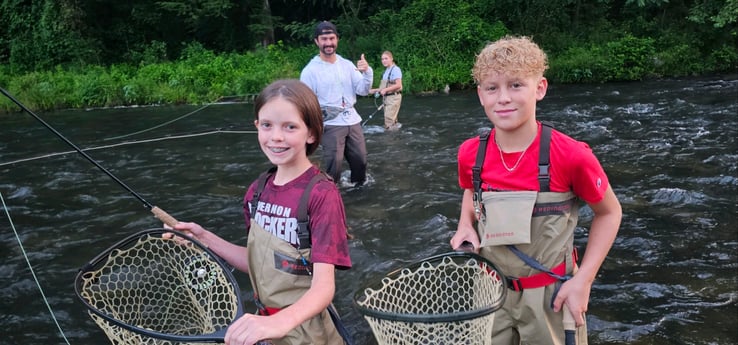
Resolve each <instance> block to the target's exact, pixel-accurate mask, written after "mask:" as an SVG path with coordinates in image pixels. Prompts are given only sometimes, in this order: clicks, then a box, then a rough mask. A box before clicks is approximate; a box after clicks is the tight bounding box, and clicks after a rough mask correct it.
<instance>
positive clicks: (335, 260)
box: [244, 167, 351, 269]
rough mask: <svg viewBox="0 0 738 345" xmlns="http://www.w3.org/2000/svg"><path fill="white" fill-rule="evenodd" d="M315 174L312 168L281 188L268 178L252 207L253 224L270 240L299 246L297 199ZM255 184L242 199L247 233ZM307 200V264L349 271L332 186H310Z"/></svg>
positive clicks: (337, 201) (343, 231)
mask: <svg viewBox="0 0 738 345" xmlns="http://www.w3.org/2000/svg"><path fill="white" fill-rule="evenodd" d="M319 173H320V172H319V170H318V169H317V168H316V167H311V168H310V169H308V170H307V171H305V172H304V173H303V174H302V175H300V176H299V177H297V178H296V179H294V180H292V181H290V182H288V183H287V184H285V185H283V186H277V185H275V184H274V183H273V179H274V178H273V176H271V177H269V178H268V179H267V183H266V186H264V190H263V191H262V193H261V197H260V198H259V203H258V205H257V207H256V214H255V217H254V219H255V220H256V222H257V223H258V224H259V225H261V226H262V227H263V228H264V229H265V230H266V231H268V232H270V233H271V234H272V235H273V236H275V237H277V238H279V239H282V240H284V241H287V242H289V243H290V244H292V245H293V246H295V248H297V247H298V245H299V242H300V240H299V239H298V237H297V217H298V208H299V204H300V198H301V197H302V194H303V191H304V190H305V188H306V187H307V184H308V183H309V182H310V180H311V179H312V178H313V176H315V175H316V174H319ZM257 182H258V180H257V181H255V182H254V183H252V184H251V186H249V189H248V191H247V192H246V195H245V196H244V215H245V219H246V230H247V231H249V228H250V226H251V221H250V219H251V209H250V203H251V199H252V198H253V195H254V191H255V190H256V184H257ZM309 200H310V201H309V202H308V215H309V217H310V236H311V240H312V254H311V261H312V262H319V263H326V264H332V265H334V266H336V268H337V269H348V268H350V267H351V257H350V256H349V250H348V241H347V239H346V212H345V210H344V208H343V200H342V199H341V194H340V193H339V191H338V188H337V187H336V184H335V183H333V182H332V181H330V180H321V181H319V182H318V183H316V184H315V185H314V186H313V190H312V192H311V193H310V199H309Z"/></svg>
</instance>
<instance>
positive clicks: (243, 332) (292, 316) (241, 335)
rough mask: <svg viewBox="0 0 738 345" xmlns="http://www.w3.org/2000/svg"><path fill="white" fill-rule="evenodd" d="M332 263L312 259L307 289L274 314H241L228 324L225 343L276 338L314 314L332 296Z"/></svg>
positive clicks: (333, 287)
mask: <svg viewBox="0 0 738 345" xmlns="http://www.w3.org/2000/svg"><path fill="white" fill-rule="evenodd" d="M335 289H336V287H335V275H334V266H333V265H331V264H324V263H315V264H314V265H313V280H312V283H311V285H310V289H308V291H307V292H306V293H305V294H304V295H302V297H300V299H298V300H297V301H296V302H295V303H294V304H292V305H290V306H289V307H287V308H284V309H282V310H280V311H279V313H276V314H274V315H270V316H259V315H253V314H245V315H244V316H242V317H241V318H239V319H238V320H236V321H235V322H234V323H232V324H231V325H230V326H229V327H228V331H227V333H226V336H225V342H226V344H253V343H256V342H257V341H259V340H265V339H279V338H282V337H284V336H285V335H286V334H287V333H288V332H289V331H290V330H292V329H294V328H296V327H298V326H299V325H300V324H302V323H303V322H305V321H307V320H309V319H310V318H312V317H314V316H315V315H318V313H320V312H322V311H323V310H325V309H326V308H328V305H329V304H330V303H331V301H332V300H333V295H334V293H335Z"/></svg>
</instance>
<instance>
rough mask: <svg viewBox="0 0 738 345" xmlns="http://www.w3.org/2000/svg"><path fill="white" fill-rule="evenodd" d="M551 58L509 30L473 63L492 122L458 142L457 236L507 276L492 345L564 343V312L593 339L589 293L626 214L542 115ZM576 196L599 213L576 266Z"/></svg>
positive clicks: (590, 159)
mask: <svg viewBox="0 0 738 345" xmlns="http://www.w3.org/2000/svg"><path fill="white" fill-rule="evenodd" d="M546 60H547V58H546V54H545V53H544V52H543V51H542V50H541V49H540V48H539V47H538V45H536V44H535V43H533V42H532V41H531V40H530V39H528V38H527V37H504V38H502V39H500V40H498V41H496V42H493V43H491V44H489V45H487V47H485V48H484V49H483V50H482V51H481V52H480V54H479V55H478V56H477V59H476V62H475V65H474V68H473V76H474V79H475V82H476V83H477V94H478V96H479V101H480V103H481V105H482V107H483V108H484V111H485V113H486V115H487V118H489V120H490V121H491V122H492V124H493V126H494V128H493V129H492V131H491V132H490V133H489V134H488V135H483V136H480V137H474V138H471V139H468V140H466V141H465V142H464V143H463V144H462V145H461V146H460V148H459V152H458V171H459V185H460V186H461V188H463V189H464V194H463V199H462V204H461V215H460V216H459V224H458V228H457V230H456V233H455V235H454V236H453V238H452V239H451V241H450V242H451V247H452V248H455V249H456V248H460V247H461V246H462V245H463V244H465V242H468V243H470V244H471V246H473V248H474V251H476V252H478V253H480V254H481V255H482V256H484V257H486V258H488V259H489V260H491V261H492V262H493V263H495V264H496V265H497V266H498V267H499V268H500V270H501V271H502V272H504V273H505V275H507V277H508V286H509V288H510V289H509V291H508V294H507V298H506V301H505V304H504V306H503V308H502V309H500V310H499V311H497V312H496V313H495V321H494V329H493V334H492V343H493V344H521V343H523V344H538V345H546V344H551V345H553V344H563V343H564V338H565V335H564V334H565V332H564V316H563V313H562V309H568V310H569V311H570V312H571V315H572V316H573V319H574V322H575V323H576V326H577V331H576V334H575V337H576V338H577V340H578V342H577V343H578V344H586V343H587V334H586V326H585V319H584V312H586V311H587V304H588V302H589V295H590V290H591V287H592V283H593V281H594V279H595V276H596V274H597V271H598V270H599V268H600V266H601V265H602V262H603V261H604V259H605V257H606V256H607V253H608V251H609V250H610V248H611V246H612V243H613V241H614V239H615V236H616V234H617V231H618V228H619V227H620V220H621V217H622V210H621V207H620V203H619V202H618V200H617V198H616V196H615V194H614V192H613V190H612V187H611V186H610V184H609V181H608V179H607V176H606V175H605V172H604V170H603V169H602V167H601V165H600V163H599V161H598V160H597V158H596V157H595V156H594V154H593V153H592V151H591V149H590V148H589V146H588V145H587V144H585V143H583V142H579V141H576V140H574V139H572V138H570V137H568V136H566V135H565V134H563V133H561V132H558V131H556V130H555V129H552V128H551V127H550V126H549V125H547V124H543V123H541V122H539V121H537V120H536V103H537V102H538V101H540V100H541V99H543V97H544V96H545V95H546V90H547V88H548V81H547V80H546V78H545V77H544V76H543V74H544V71H545V70H546V68H547V67H548V66H547V61H546ZM480 152H482V153H483V154H479V155H478V153H480ZM474 168H477V169H474ZM579 200H582V201H584V202H585V203H586V204H587V205H588V206H589V207H590V208H591V209H592V211H593V212H594V218H593V219H592V224H591V226H590V229H589V239H588V243H587V250H586V253H585V255H584V257H583V258H582V260H581V264H580V265H578V266H577V263H576V261H577V258H576V251H575V250H574V246H573V238H574V229H575V227H576V225H577V220H578V218H577V217H578V207H579V205H578V204H579ZM564 307H566V308H564ZM564 312H566V311H564ZM582 326H585V327H582Z"/></svg>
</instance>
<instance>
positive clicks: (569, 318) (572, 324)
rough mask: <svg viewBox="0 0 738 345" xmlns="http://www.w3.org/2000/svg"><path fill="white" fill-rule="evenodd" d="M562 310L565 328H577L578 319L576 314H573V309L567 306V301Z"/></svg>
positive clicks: (567, 329) (571, 329)
mask: <svg viewBox="0 0 738 345" xmlns="http://www.w3.org/2000/svg"><path fill="white" fill-rule="evenodd" d="M562 312H563V313H564V330H566V331H575V330H576V329H577V323H576V321H574V315H572V314H571V311H569V307H567V306H566V303H564V307H563V308H562Z"/></svg>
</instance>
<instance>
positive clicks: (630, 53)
mask: <svg viewBox="0 0 738 345" xmlns="http://www.w3.org/2000/svg"><path fill="white" fill-rule="evenodd" d="M549 59H550V63H549V65H550V70H549V73H548V75H549V78H551V79H552V80H556V81H559V82H564V83H577V82H587V81H595V82H609V81H633V80H640V79H642V78H644V77H646V76H650V75H653V74H654V71H655V68H656V65H655V61H656V53H655V48H654V42H653V40H652V39H649V38H636V37H633V36H631V35H625V36H624V37H622V38H620V39H618V40H616V41H613V42H608V43H606V44H605V45H589V46H575V47H572V48H571V49H569V50H567V51H565V52H564V53H562V54H560V55H558V56H556V57H555V58H553V59H551V58H550V57H549Z"/></svg>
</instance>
